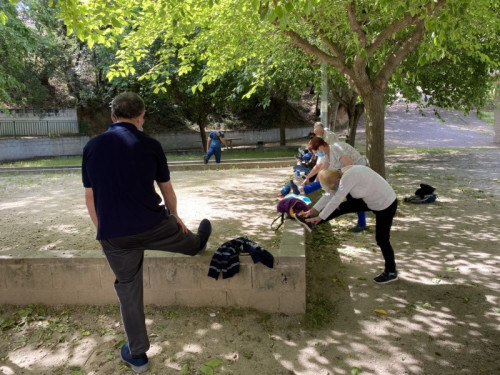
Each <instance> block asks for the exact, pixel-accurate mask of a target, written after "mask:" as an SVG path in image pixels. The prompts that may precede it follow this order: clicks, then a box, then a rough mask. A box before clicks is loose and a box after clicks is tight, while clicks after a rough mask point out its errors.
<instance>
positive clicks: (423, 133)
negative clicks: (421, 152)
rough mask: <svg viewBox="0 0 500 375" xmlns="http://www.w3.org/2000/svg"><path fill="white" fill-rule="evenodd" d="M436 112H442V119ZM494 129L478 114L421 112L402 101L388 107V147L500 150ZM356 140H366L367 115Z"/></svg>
mask: <svg viewBox="0 0 500 375" xmlns="http://www.w3.org/2000/svg"><path fill="white" fill-rule="evenodd" d="M435 111H436V112H437V113H439V116H440V117H441V119H442V120H444V121H442V120H440V119H439V118H438V117H437V116H436V115H435ZM494 135H495V133H494V130H493V127H492V126H489V125H488V124H487V123H486V122H484V121H482V120H480V119H479V118H478V117H477V116H476V114H475V113H469V114H468V115H464V114H463V113H460V112H457V111H446V110H444V109H441V108H435V107H430V108H425V109H422V110H418V109H417V108H416V105H415V104H411V105H410V106H409V107H408V112H407V111H406V104H405V103H404V102H401V101H398V102H396V103H394V104H393V105H391V106H389V107H387V109H386V116H385V146H386V147H428V148H442V147H496V148H498V147H499V145H498V144H496V145H495V144H494V143H493V138H494ZM356 140H357V141H359V142H362V143H364V142H365V140H366V133H365V122H364V116H363V118H362V119H361V120H360V123H359V127H358V132H357V134H356Z"/></svg>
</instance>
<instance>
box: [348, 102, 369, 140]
mask: <svg viewBox="0 0 500 375" xmlns="http://www.w3.org/2000/svg"><path fill="white" fill-rule="evenodd" d="M364 111H365V105H364V104H363V103H358V104H356V105H355V106H354V113H353V114H352V118H351V114H349V133H348V134H347V139H346V142H347V143H349V144H350V145H351V146H352V147H354V144H355V143H356V132H357V131H358V123H359V119H360V118H361V115H362V114H363V113H364Z"/></svg>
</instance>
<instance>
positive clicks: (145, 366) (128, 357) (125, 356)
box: [121, 343, 149, 374]
mask: <svg viewBox="0 0 500 375" xmlns="http://www.w3.org/2000/svg"><path fill="white" fill-rule="evenodd" d="M121 357H122V361H123V362H125V363H126V364H128V365H129V366H130V368H131V369H132V370H133V371H134V372H136V373H138V374H142V373H143V372H146V371H148V370H149V362H148V356H147V355H146V353H144V354H142V355H141V356H139V357H138V358H133V357H132V354H130V348H129V347H128V343H126V344H125V345H123V346H122V351H121Z"/></svg>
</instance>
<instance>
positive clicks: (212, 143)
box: [203, 122, 226, 164]
mask: <svg viewBox="0 0 500 375" xmlns="http://www.w3.org/2000/svg"><path fill="white" fill-rule="evenodd" d="M222 144H224V145H226V140H225V139H224V132H223V131H221V130H220V123H219V122H216V123H215V130H213V131H211V132H210V134H209V135H208V137H207V154H206V155H205V156H204V157H203V162H204V163H205V164H207V163H208V161H209V160H210V158H211V157H212V155H215V162H216V163H220V157H221V153H222Z"/></svg>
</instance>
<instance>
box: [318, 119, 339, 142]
mask: <svg viewBox="0 0 500 375" xmlns="http://www.w3.org/2000/svg"><path fill="white" fill-rule="evenodd" d="M314 135H315V136H316V137H320V138H323V139H324V140H325V142H326V143H328V144H329V145H333V144H334V143H336V142H340V141H339V138H338V137H337V135H336V134H335V133H334V132H333V131H331V130H330V129H329V128H325V127H324V126H323V124H322V123H321V122H320V121H316V122H315V123H314Z"/></svg>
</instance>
